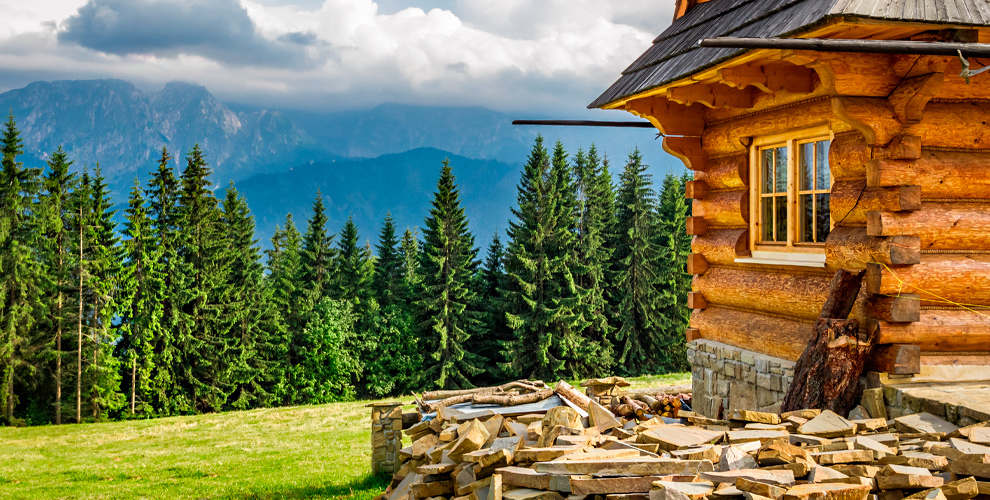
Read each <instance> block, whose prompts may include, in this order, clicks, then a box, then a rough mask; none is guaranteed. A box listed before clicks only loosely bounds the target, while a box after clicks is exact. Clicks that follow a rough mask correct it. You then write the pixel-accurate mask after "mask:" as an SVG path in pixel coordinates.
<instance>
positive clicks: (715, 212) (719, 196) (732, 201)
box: [691, 191, 749, 226]
mask: <svg viewBox="0 0 990 500" xmlns="http://www.w3.org/2000/svg"><path fill="white" fill-rule="evenodd" d="M691 214H692V215H693V216H695V217H704V218H705V221H707V222H708V224H709V225H714V226H745V225H746V224H747V223H748V222H749V191H722V192H718V193H709V194H708V196H706V197H705V199H703V200H694V202H693V204H692V211H691Z"/></svg>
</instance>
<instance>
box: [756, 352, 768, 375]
mask: <svg viewBox="0 0 990 500" xmlns="http://www.w3.org/2000/svg"><path fill="white" fill-rule="evenodd" d="M754 365H755V366H756V371H758V372H760V373H767V372H768V371H770V358H767V357H765V356H756V362H755V363H754Z"/></svg>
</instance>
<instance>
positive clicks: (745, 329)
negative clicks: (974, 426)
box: [589, 0, 990, 408]
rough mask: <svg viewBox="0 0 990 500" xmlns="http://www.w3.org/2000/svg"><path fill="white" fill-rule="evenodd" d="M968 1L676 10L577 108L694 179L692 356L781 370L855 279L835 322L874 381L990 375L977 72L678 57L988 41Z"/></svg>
mask: <svg viewBox="0 0 990 500" xmlns="http://www.w3.org/2000/svg"><path fill="white" fill-rule="evenodd" d="M973 1H974V0H930V3H934V4H936V6H938V7H939V8H932V9H923V10H916V9H908V8H906V7H905V5H906V0H892V1H890V2H885V3H883V4H882V5H879V4H876V2H871V1H868V0H800V1H793V0H742V1H740V2H731V4H732V8H726V6H727V4H729V3H730V0H709V1H703V0H677V1H676V6H675V9H676V11H675V18H674V21H673V24H672V25H671V26H670V27H669V28H668V29H667V30H666V31H664V32H663V33H662V34H661V35H660V36H659V37H657V38H656V40H654V43H653V47H652V48H650V49H649V50H648V51H647V52H646V53H645V54H643V55H642V56H641V57H640V58H638V59H637V60H636V61H635V62H633V63H632V64H631V65H630V66H629V67H628V68H627V69H626V70H625V71H624V72H623V74H622V76H621V77H620V78H619V80H618V81H616V82H615V83H614V84H613V85H612V86H611V87H610V88H609V89H607V90H606V91H605V92H604V93H603V94H602V95H601V96H600V97H599V98H598V99H596V100H595V101H594V102H593V103H592V104H591V105H590V106H589V107H592V108H602V109H619V110H626V111H628V112H630V113H633V114H635V115H637V116H640V117H644V118H646V119H648V120H649V121H650V122H651V123H653V124H654V126H656V128H657V129H658V130H659V132H660V133H661V134H663V135H664V136H665V137H664V140H663V149H664V150H665V151H667V152H668V153H670V154H671V155H673V156H675V157H677V158H678V159H680V160H681V161H682V162H683V163H684V165H685V166H686V167H687V168H688V169H690V170H692V171H693V172H694V180H693V181H691V182H689V183H688V185H687V186H686V190H685V191H686V192H685V195H686V197H687V198H689V199H691V200H692V207H693V212H692V217H690V218H689V220H688V224H687V231H688V233H689V234H691V235H693V237H694V238H693V242H692V254H691V255H690V257H689V259H688V263H687V267H688V272H689V273H690V274H694V275H695V278H694V282H693V285H692V288H693V290H692V292H691V295H690V297H689V298H688V302H689V304H690V306H691V307H692V309H693V310H694V311H693V313H692V316H691V324H690V325H691V326H690V329H689V330H688V331H687V332H686V336H687V338H688V341H689V342H692V341H693V342H695V343H698V342H701V343H704V342H714V343H719V344H720V345H723V344H724V345H728V346H734V347H735V348H738V349H742V350H747V352H749V351H751V352H753V353H755V354H754V355H759V356H769V357H772V358H774V359H777V360H779V361H780V362H781V363H784V364H786V363H788V362H793V361H795V360H797V359H798V358H799V357H800V356H801V354H802V352H803V350H804V348H805V345H806V343H807V340H808V338H810V336H811V335H812V331H813V327H814V321H815V319H816V317H817V315H818V309H819V308H820V307H821V305H822V304H823V303H824V302H825V299H826V295H827V293H828V283H829V277H830V276H831V275H832V273H834V272H835V271H836V270H838V269H848V270H853V271H857V270H866V277H865V282H864V286H863V291H862V292H861V296H860V298H859V300H857V302H856V306H855V307H854V308H853V311H852V313H851V314H850V318H851V319H858V320H859V322H860V324H861V325H863V328H864V330H866V331H867V332H868V333H869V335H871V336H872V338H873V340H874V342H875V354H874V355H873V356H872V358H871V359H870V360H869V361H868V363H867V365H868V366H869V367H871V369H873V370H877V371H881V372H884V371H886V372H888V373H893V374H905V373H916V372H919V371H924V370H925V367H927V366H932V365H938V364H939V363H940V360H942V359H951V360H953V361H952V362H953V363H959V362H960V361H959V360H960V359H963V360H964V364H966V363H970V364H979V363H983V364H990V356H988V355H987V353H988V352H990V313H986V312H983V309H984V308H985V307H990V236H988V235H990V216H987V215H986V214H987V213H990V169H987V168H986V165H987V164H988V163H990V74H987V75H981V76H975V77H973V79H972V81H971V82H967V81H965V79H964V78H963V77H961V76H959V74H960V72H961V71H962V69H963V63H962V62H961V61H960V58H958V57H956V58H954V57H943V56H932V55H910V54H875V53H870V54H859V53H838V52H816V51H806V50H781V49H731V48H703V47H697V46H695V45H694V44H695V43H696V42H697V41H698V40H694V39H691V37H696V36H697V33H700V32H704V33H706V34H708V35H706V36H710V37H719V36H725V37H731V36H740V35H739V32H740V31H742V30H744V29H745V32H746V35H745V36H750V37H753V36H756V37H764V38H771V37H789V38H828V39H848V40H853V39H865V40H905V41H919V40H921V41H939V40H945V41H953V40H955V41H959V40H965V41H967V42H969V43H983V44H986V43H990V25H988V23H990V18H988V17H985V15H984V17H980V16H981V14H979V12H981V11H980V10H979V9H975V8H969V7H972V6H969V5H968V4H970V3H972V2H973ZM950 4H951V5H950ZM964 4H966V5H964ZM685 47H687V48H685ZM702 348H703V346H701V344H698V347H696V348H692V349H698V350H700V349H702ZM698 352H700V351H698ZM708 352H711V351H708ZM981 353H982V354H981ZM694 368H695V374H696V377H697V376H698V367H697V366H695V367H694ZM701 372H704V369H702V370H701ZM710 396H712V397H716V396H718V395H710ZM734 397H735V396H731V397H730V396H728V395H726V396H725V401H721V402H720V404H722V403H725V404H729V399H732V398H734ZM717 406H718V405H714V404H713V405H712V407H713V408H714V407H717ZM760 406H763V405H762V404H761V405H760Z"/></svg>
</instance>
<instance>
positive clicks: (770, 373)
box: [687, 339, 794, 418]
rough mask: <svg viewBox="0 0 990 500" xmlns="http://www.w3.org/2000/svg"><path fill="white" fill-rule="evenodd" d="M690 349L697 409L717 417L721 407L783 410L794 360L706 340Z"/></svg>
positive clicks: (707, 415) (728, 409)
mask: <svg viewBox="0 0 990 500" xmlns="http://www.w3.org/2000/svg"><path fill="white" fill-rule="evenodd" d="M687 348H688V351H687V355H688V361H689V362H690V363H691V375H692V377H691V385H692V390H693V392H694V395H693V397H692V401H693V403H692V408H693V409H694V411H695V412H697V413H699V414H701V415H704V416H706V417H711V418H718V417H719V411H720V410H721V411H722V412H723V414H728V412H730V411H732V410H736V409H738V410H756V411H765V412H774V413H777V412H779V411H780V404H781V402H782V401H783V399H784V393H785V392H786V391H787V387H788V386H789V385H790V384H791V380H792V379H793V378H794V363H793V362H792V361H786V360H783V359H780V358H774V357H771V356H765V355H763V354H759V353H755V352H753V351H747V350H746V349H740V348H738V347H733V346H730V345H728V344H723V343H721V342H714V341H711V340H704V339H699V340H695V341H694V342H691V343H689V344H688V345H687Z"/></svg>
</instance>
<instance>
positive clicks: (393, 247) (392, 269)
mask: <svg viewBox="0 0 990 500" xmlns="http://www.w3.org/2000/svg"><path fill="white" fill-rule="evenodd" d="M375 251H376V253H377V254H378V259H377V260H376V261H375V276H374V279H373V280H372V285H371V287H372V290H373V291H374V296H375V299H376V300H377V301H378V306H379V307H380V308H382V309H386V308H389V307H391V306H393V305H396V304H399V303H401V301H403V300H404V297H403V293H402V288H403V287H402V276H403V272H402V270H403V262H402V255H401V250H400V248H399V240H398V238H397V237H396V235H395V221H393V220H392V213H391V212H389V213H388V214H386V215H385V220H384V221H383V222H382V230H381V233H380V234H379V236H378V244H377V245H375Z"/></svg>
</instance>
